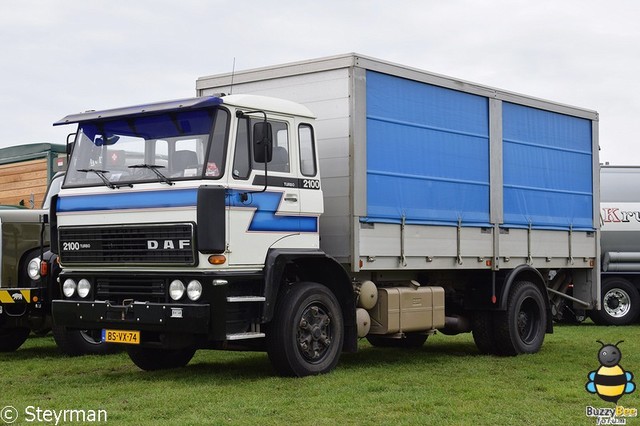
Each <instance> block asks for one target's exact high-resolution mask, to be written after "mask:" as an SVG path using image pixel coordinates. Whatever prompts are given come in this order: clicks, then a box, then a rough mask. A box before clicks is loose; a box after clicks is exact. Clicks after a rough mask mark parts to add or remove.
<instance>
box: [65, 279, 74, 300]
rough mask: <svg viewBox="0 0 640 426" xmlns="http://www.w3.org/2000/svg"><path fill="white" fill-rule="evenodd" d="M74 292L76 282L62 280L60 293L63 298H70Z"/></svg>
mask: <svg viewBox="0 0 640 426" xmlns="http://www.w3.org/2000/svg"><path fill="white" fill-rule="evenodd" d="M75 292H76V282H75V281H74V280H72V279H71V278H67V279H66V280H64V284H62V293H63V294H64V295H65V297H71V296H73V295H74V294H75Z"/></svg>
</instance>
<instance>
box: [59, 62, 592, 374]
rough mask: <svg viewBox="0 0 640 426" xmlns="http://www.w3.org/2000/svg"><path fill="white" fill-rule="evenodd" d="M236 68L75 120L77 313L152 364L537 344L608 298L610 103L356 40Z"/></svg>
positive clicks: (67, 281) (67, 245) (76, 324)
mask: <svg viewBox="0 0 640 426" xmlns="http://www.w3.org/2000/svg"><path fill="white" fill-rule="evenodd" d="M228 81H229V79H228V76H219V77H208V78H204V79H203V80H201V81H199V82H198V90H199V95H200V96H199V97H197V98H191V99H183V100H179V101H170V102H164V103H155V104H148V105H142V106H137V107H128V108H122V109H112V110H105V111H90V112H86V113H81V114H76V115H70V116H67V117H65V118H64V119H62V120H60V121H59V122H57V123H55V124H56V125H62V124H76V125H77V126H78V128H77V134H76V138H75V143H74V146H73V151H72V154H71V157H70V160H69V165H68V172H67V176H66V178H65V181H64V184H63V186H62V189H61V191H60V194H59V195H58V197H57V198H56V199H55V200H54V202H53V203H52V208H51V212H50V222H51V230H52V231H51V241H52V244H51V245H52V248H53V249H54V250H57V253H58V254H59V258H60V265H61V267H62V271H61V273H60V278H59V282H60V286H61V293H62V294H63V297H62V298H61V300H56V301H54V302H53V315H54V321H55V322H56V324H58V325H60V326H62V327H67V328H69V329H101V330H102V334H103V340H104V341H106V342H110V343H114V344H123V345H126V347H127V350H128V353H129V356H130V357H131V359H132V361H133V362H134V363H135V364H136V365H138V366H139V367H140V368H142V369H144V370H155V369H162V368H172V367H179V366H183V365H185V364H187V363H188V362H189V361H190V359H191V358H192V356H193V354H194V352H195V350H197V349H206V348H208V349H249V350H266V352H267V353H268V356H269V359H270V360H271V362H272V364H273V366H274V368H275V370H276V371H277V372H278V373H279V374H283V375H293V376H305V375H310V374H319V373H325V372H328V371H330V370H332V369H333V368H334V367H335V365H336V364H337V362H338V360H339V357H340V354H341V353H342V352H344V351H356V350H357V346H358V338H362V337H366V338H367V339H368V340H369V342H371V344H373V345H374V346H405V347H406V346H414V347H415V346H420V345H422V344H423V343H424V342H425V341H426V339H427V337H428V336H429V335H431V334H433V333H434V332H435V331H436V330H440V331H442V332H443V333H451V334H455V333H460V332H472V333H473V337H474V340H475V342H476V344H477V346H478V348H479V350H480V351H481V352H483V353H489V354H496V355H517V354H521V353H535V352H537V351H538V350H539V349H540V348H541V346H542V343H543V340H544V336H545V333H548V332H551V331H552V317H553V316H554V315H556V314H557V306H565V305H566V304H567V303H568V304H571V305H572V306H573V307H574V308H575V309H579V310H585V309H592V308H597V307H599V294H600V293H599V292H600V287H599V275H598V273H597V271H598V262H599V259H598V257H599V256H598V247H599V229H598V225H599V220H598V217H597V211H598V209H597V205H598V203H599V200H598V191H597V190H596V188H597V187H598V180H597V179H598V174H597V167H598V157H597V114H596V113H595V112H593V111H589V110H584V109H579V108H574V107H567V106H564V105H561V104H555V103H552V102H548V101H541V100H539V99H535V98H529V97H526V96H522V95H516V94H513V93H509V92H502V91H498V90H495V89H491V88H486V87H483V86H479V85H473V84H470V83H466V82H460V81H458V80H454V79H449V78H446V77H442V76H437V75H433V74H429V73H426V72H422V71H418V70H414V69H407V68H405V67H401V66H397V65H394V64H389V63H384V62H381V61H377V60H373V59H371V58H365V57H360V56H354V55H345V56H342V57H334V58H326V59H323V60H316V61H309V62H308V63H297V64H291V65H289V66H279V67H273V69H260V70H256V71H255V72H253V73H252V72H244V73H238V74H237V75H236V85H235V86H234V87H233V88H231V87H229V86H227V84H228V83H227V82H228ZM225 86H226V87H225ZM218 87H222V88H224V90H221V91H225V92H229V91H230V90H231V89H233V90H234V91H235V92H236V93H238V92H240V93H243V92H244V93H243V94H233V95H221V94H217V92H214V88H218ZM287 97H289V99H288V100H284V99H286V98H287ZM312 110H313V111H314V112H316V111H317V119H316V118H314V113H312ZM594 171H596V172H594ZM320 173H322V174H323V175H322V179H321V175H320ZM569 288H571V289H572V293H571V295H568V294H567V289H569ZM558 301H563V303H562V304H560V303H559V302H558Z"/></svg>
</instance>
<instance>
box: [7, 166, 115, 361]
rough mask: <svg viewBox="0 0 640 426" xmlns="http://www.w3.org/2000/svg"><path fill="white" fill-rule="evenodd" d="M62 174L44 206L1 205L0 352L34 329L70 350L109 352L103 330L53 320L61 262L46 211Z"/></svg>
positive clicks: (54, 181) (20, 341)
mask: <svg viewBox="0 0 640 426" xmlns="http://www.w3.org/2000/svg"><path fill="white" fill-rule="evenodd" d="M63 178H64V173H62V172H60V173H58V174H56V175H55V176H54V177H53V179H52V180H51V183H50V184H49V187H48V189H47V193H46V196H45V198H44V203H43V206H42V209H25V208H16V207H11V206H7V207H6V208H2V209H0V235H1V239H0V255H1V258H0V352H12V351H15V350H17V349H18V348H19V347H20V346H22V344H23V343H24V342H25V341H26V340H27V337H28V336H29V334H30V333H31V332H32V331H33V332H34V333H39V334H42V333H47V332H48V331H49V330H53V335H54V338H55V340H56V343H57V344H58V346H59V347H60V349H61V350H62V352H64V353H65V354H67V355H82V354H86V353H96V354H97V353H102V352H104V351H105V347H106V345H104V344H103V343H101V342H100V336H99V333H98V334H96V333H92V332H91V331H87V330H82V331H79V330H73V331H70V330H67V329H66V328H64V327H56V326H55V325H53V324H52V321H51V300H53V299H54V298H56V297H58V295H59V293H60V289H59V284H58V282H57V278H58V270H59V267H58V263H57V261H56V256H55V255H53V254H52V253H51V252H50V251H48V244H49V231H48V224H47V223H46V222H47V220H46V217H47V216H46V215H47V214H48V210H49V204H50V201H51V198H52V197H53V196H54V195H56V194H57V193H58V191H59V190H60V185H61V184H62V180H63Z"/></svg>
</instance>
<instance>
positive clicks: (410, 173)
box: [362, 71, 489, 226]
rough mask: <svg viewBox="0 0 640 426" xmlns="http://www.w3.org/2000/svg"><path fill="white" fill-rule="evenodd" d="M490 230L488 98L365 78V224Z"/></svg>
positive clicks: (402, 81) (381, 76)
mask: <svg viewBox="0 0 640 426" xmlns="http://www.w3.org/2000/svg"><path fill="white" fill-rule="evenodd" d="M403 216H404V217H405V218H406V221H407V223H430V224H445V225H446V224H448V225H456V224H457V223H458V221H461V222H462V224H463V225H469V226H485V225H487V224H488V223H489V110H488V100H487V98H484V97H481V96H476V95H471V94H467V93H462V92H458V91H455V90H450V89H446V88H442V87H438V86H433V85H429V84H425V83H419V82H415V81H411V80H406V79H402V78H399V77H394V76H390V75H386V74H381V73H376V72H373V71H367V217H366V218H363V219H362V220H363V221H365V222H366V221H369V222H391V223H399V222H400V221H401V219H402V217H403Z"/></svg>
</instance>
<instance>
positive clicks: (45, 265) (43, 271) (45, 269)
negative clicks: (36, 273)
mask: <svg viewBox="0 0 640 426" xmlns="http://www.w3.org/2000/svg"><path fill="white" fill-rule="evenodd" d="M48 273H49V262H40V276H42V277H46V276H47V274H48Z"/></svg>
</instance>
